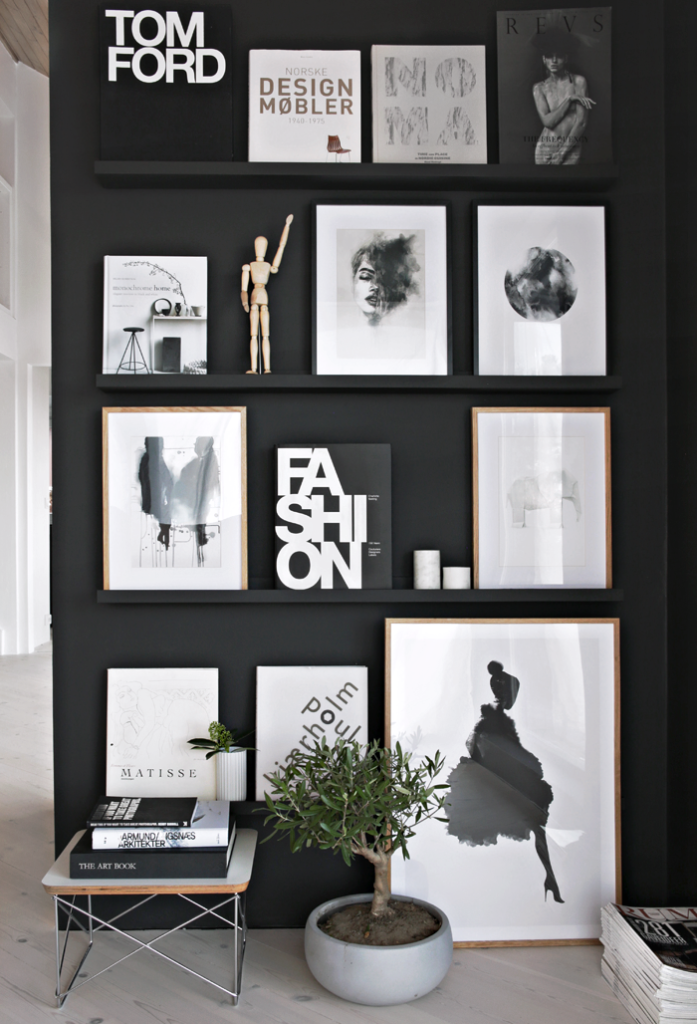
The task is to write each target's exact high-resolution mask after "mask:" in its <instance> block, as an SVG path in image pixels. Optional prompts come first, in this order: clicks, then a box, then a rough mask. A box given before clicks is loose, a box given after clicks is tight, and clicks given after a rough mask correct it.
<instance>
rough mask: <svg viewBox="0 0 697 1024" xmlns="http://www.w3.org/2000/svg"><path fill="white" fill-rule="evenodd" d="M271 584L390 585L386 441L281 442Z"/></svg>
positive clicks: (325, 587) (312, 586)
mask: <svg viewBox="0 0 697 1024" xmlns="http://www.w3.org/2000/svg"><path fill="white" fill-rule="evenodd" d="M276 454H277V488H276V490H277V497H276V531H275V532H276V586H277V587H282V588H285V589H288V590H310V589H322V590H332V589H337V590H341V589H344V590H345V589H349V590H361V589H363V590H367V589H378V590H380V589H389V588H390V587H391V586H392V497H391V450H390V446H389V445H388V444H327V445H314V444H312V445H308V444H305V445H279V446H278V448H277V449H276Z"/></svg>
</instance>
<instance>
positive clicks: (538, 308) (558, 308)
mask: <svg viewBox="0 0 697 1024" xmlns="http://www.w3.org/2000/svg"><path fill="white" fill-rule="evenodd" d="M504 288H505V289H506V297H507V299H508V301H509V302H510V304H511V306H512V307H513V309H514V310H515V311H516V313H520V315H521V316H522V317H523V318H524V319H525V320H539V321H543V322H544V321H549V320H559V319H561V317H563V316H564V314H565V313H568V312H569V310H570V309H571V307H572V306H573V304H574V302H575V301H576V296H577V295H578V286H577V284H576V271H575V270H574V266H573V263H572V262H571V260H570V259H568V258H567V257H566V256H565V255H564V253H562V252H559V251H558V250H557V249H545V248H542V247H541V246H538V245H534V246H532V248H530V249H528V250H527V252H526V253H525V255H524V256H523V257H522V259H520V260H518V261H516V262H515V263H514V264H513V265H512V266H511V267H509V268H508V269H507V270H506V274H505V277H504Z"/></svg>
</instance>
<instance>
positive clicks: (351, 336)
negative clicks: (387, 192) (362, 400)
mask: <svg viewBox="0 0 697 1024" xmlns="http://www.w3.org/2000/svg"><path fill="white" fill-rule="evenodd" d="M314 226H315V238H314V262H315V266H314V279H313V284H314V289H313V352H312V357H313V358H312V370H313V373H316V374H354V375H362V374H365V375H380V374H381V375H385V374H397V375H405V376H406V375H415V374H422V375H426V376H437V375H445V374H449V373H451V372H452V361H451V351H450V288H449V271H448V268H449V259H448V207H447V205H446V204H444V203H430V204H429V203H418V204H417V203H413V204H411V203H394V204H381V205H379V206H377V205H370V204H365V203H341V204H337V203H317V204H316V206H315V225H314Z"/></svg>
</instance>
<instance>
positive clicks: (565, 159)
mask: <svg viewBox="0 0 697 1024" xmlns="http://www.w3.org/2000/svg"><path fill="white" fill-rule="evenodd" d="M611 14H612V8H611V7H579V8H577V7H567V8H563V9H557V8H555V9H552V10H538V11H499V12H498V13H497V15H496V18H497V56H498V77H499V162H500V163H502V164H528V165H529V164H538V165H540V166H544V165H549V166H558V167H563V166H571V165H575V164H599V163H611V162H612V104H611V88H610V86H611V32H612V18H611Z"/></svg>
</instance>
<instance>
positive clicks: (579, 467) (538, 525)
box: [472, 409, 612, 590]
mask: <svg viewBox="0 0 697 1024" xmlns="http://www.w3.org/2000/svg"><path fill="white" fill-rule="evenodd" d="M472 448H473V452H472V467H473V478H474V479H473V495H474V585H475V587H478V588H480V589H482V590H487V589H495V588H497V587H504V588H507V587H512V588H515V587H611V586H612V543H611V515H610V513H611V509H610V410H609V409H473V410H472Z"/></svg>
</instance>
